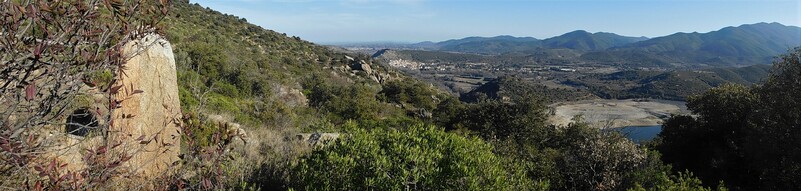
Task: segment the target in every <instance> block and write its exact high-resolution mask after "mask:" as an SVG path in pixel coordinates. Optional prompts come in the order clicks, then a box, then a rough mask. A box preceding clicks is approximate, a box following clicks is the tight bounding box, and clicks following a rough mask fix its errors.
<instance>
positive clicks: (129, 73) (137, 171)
mask: <svg viewBox="0 0 801 191" xmlns="http://www.w3.org/2000/svg"><path fill="white" fill-rule="evenodd" d="M124 54H125V55H126V56H128V55H132V57H130V59H129V60H128V61H127V63H126V64H125V65H124V67H123V68H122V73H121V74H118V75H117V79H116V82H115V84H114V85H113V86H112V89H118V90H117V92H116V94H115V95H114V98H113V100H116V102H117V103H114V102H113V101H112V103H111V104H112V106H116V109H114V110H113V111H112V113H111V120H110V122H109V125H110V126H109V133H108V135H109V136H108V140H109V143H111V144H120V146H119V147H118V149H117V150H115V152H120V154H123V155H126V156H131V159H130V160H129V161H128V162H127V163H126V164H125V165H126V167H128V168H129V169H131V172H132V173H133V174H134V175H138V176H143V177H157V176H159V175H162V174H164V173H165V172H167V170H169V169H170V168H171V167H172V166H173V163H175V162H176V161H178V160H179V158H178V155H179V152H180V143H181V138H180V136H181V129H180V126H181V124H180V123H181V106H180V101H179V98H178V79H177V76H176V67H175V59H174V57H173V52H172V47H171V46H170V43H169V42H167V41H166V40H164V39H163V38H162V37H160V36H158V35H147V36H146V37H144V38H143V39H139V40H135V41H132V42H129V43H127V44H126V45H125V47H124Z"/></svg>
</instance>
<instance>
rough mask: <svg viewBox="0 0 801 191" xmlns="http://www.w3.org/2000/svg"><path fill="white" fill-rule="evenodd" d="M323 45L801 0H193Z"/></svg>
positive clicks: (579, 24)
mask: <svg viewBox="0 0 801 191" xmlns="http://www.w3.org/2000/svg"><path fill="white" fill-rule="evenodd" d="M191 2H192V3H199V4H200V5H202V6H204V7H210V8H212V9H214V10H217V11H220V12H223V13H226V14H231V15H236V16H239V17H242V18H245V19H247V20H248V22H250V23H253V24H256V25H259V26H262V27H264V28H267V29H271V30H274V31H278V32H281V33H286V34H287V35H290V36H298V37H301V38H302V39H305V40H308V41H312V42H315V43H321V44H337V43H356V42H402V43H411V42H421V41H434V42H437V41H444V40H449V39H459V38H464V37H469V36H485V37H490V36H498V35H512V36H520V37H535V38H538V39H545V38H549V37H553V36H558V35H561V34H564V33H567V32H570V31H574V30H586V31H589V32H612V33H616V34H619V35H624V36H637V37H639V36H646V37H658V36H665V35H669V34H673V33H676V32H710V31H715V30H718V29H720V28H723V27H727V26H739V25H742V24H753V23H759V22H779V23H782V24H784V25H793V26H801V1H799V0H483V1H482V0H191Z"/></svg>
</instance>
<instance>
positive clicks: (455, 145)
mask: <svg viewBox="0 0 801 191" xmlns="http://www.w3.org/2000/svg"><path fill="white" fill-rule="evenodd" d="M345 128H346V129H348V131H347V133H348V137H347V138H344V139H342V140H340V141H336V142H334V143H331V145H329V146H323V147H320V148H317V149H315V150H314V151H313V152H312V153H310V154H309V155H308V156H306V157H303V158H302V159H301V160H300V162H299V164H298V165H297V167H295V171H294V174H293V175H292V177H293V180H292V182H293V184H294V185H295V186H296V187H298V188H304V189H306V190H402V189H413V190H528V189H531V190H544V189H546V188H547V184H539V185H532V184H531V182H529V181H528V180H527V179H526V178H525V177H524V176H523V174H522V172H521V171H518V170H507V169H508V168H511V169H517V168H516V166H514V165H513V164H504V163H503V160H501V158H500V157H498V156H496V155H495V154H493V153H492V146H490V145H489V144H487V143H484V142H483V141H481V140H479V139H477V138H465V137H461V136H459V135H456V134H452V133H447V132H445V131H443V130H440V129H438V128H436V127H433V126H427V125H422V124H419V125H413V126H410V127H408V128H403V129H387V130H384V129H373V130H364V129H363V128H362V127H358V126H356V125H355V124H353V123H348V124H346V127H345Z"/></svg>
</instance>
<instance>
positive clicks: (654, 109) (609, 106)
mask: <svg viewBox="0 0 801 191" xmlns="http://www.w3.org/2000/svg"><path fill="white" fill-rule="evenodd" d="M548 107H549V108H550V110H551V114H552V115H551V116H550V117H549V119H548V121H549V122H550V123H551V124H554V125H567V124H569V123H571V122H574V121H573V120H572V119H573V116H576V115H581V116H582V118H583V120H584V122H587V123H588V124H589V125H590V126H592V127H596V128H616V127H628V126H655V125H662V122H664V120H663V119H664V118H666V117H669V116H670V115H675V114H689V111H688V110H687V107H686V105H685V102H682V101H671V100H659V99H647V100H642V99H623V100H615V99H592V100H581V101H572V102H559V103H554V104H551V105H549V106H548Z"/></svg>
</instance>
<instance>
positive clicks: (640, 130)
mask: <svg viewBox="0 0 801 191" xmlns="http://www.w3.org/2000/svg"><path fill="white" fill-rule="evenodd" d="M610 130H612V131H617V132H620V134H622V135H623V136H626V137H627V138H629V140H631V141H634V142H635V143H640V142H643V141H650V140H652V139H654V138H656V136H657V135H658V134H659V132H661V131H662V125H654V126H629V127H617V128H611V129H610Z"/></svg>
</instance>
